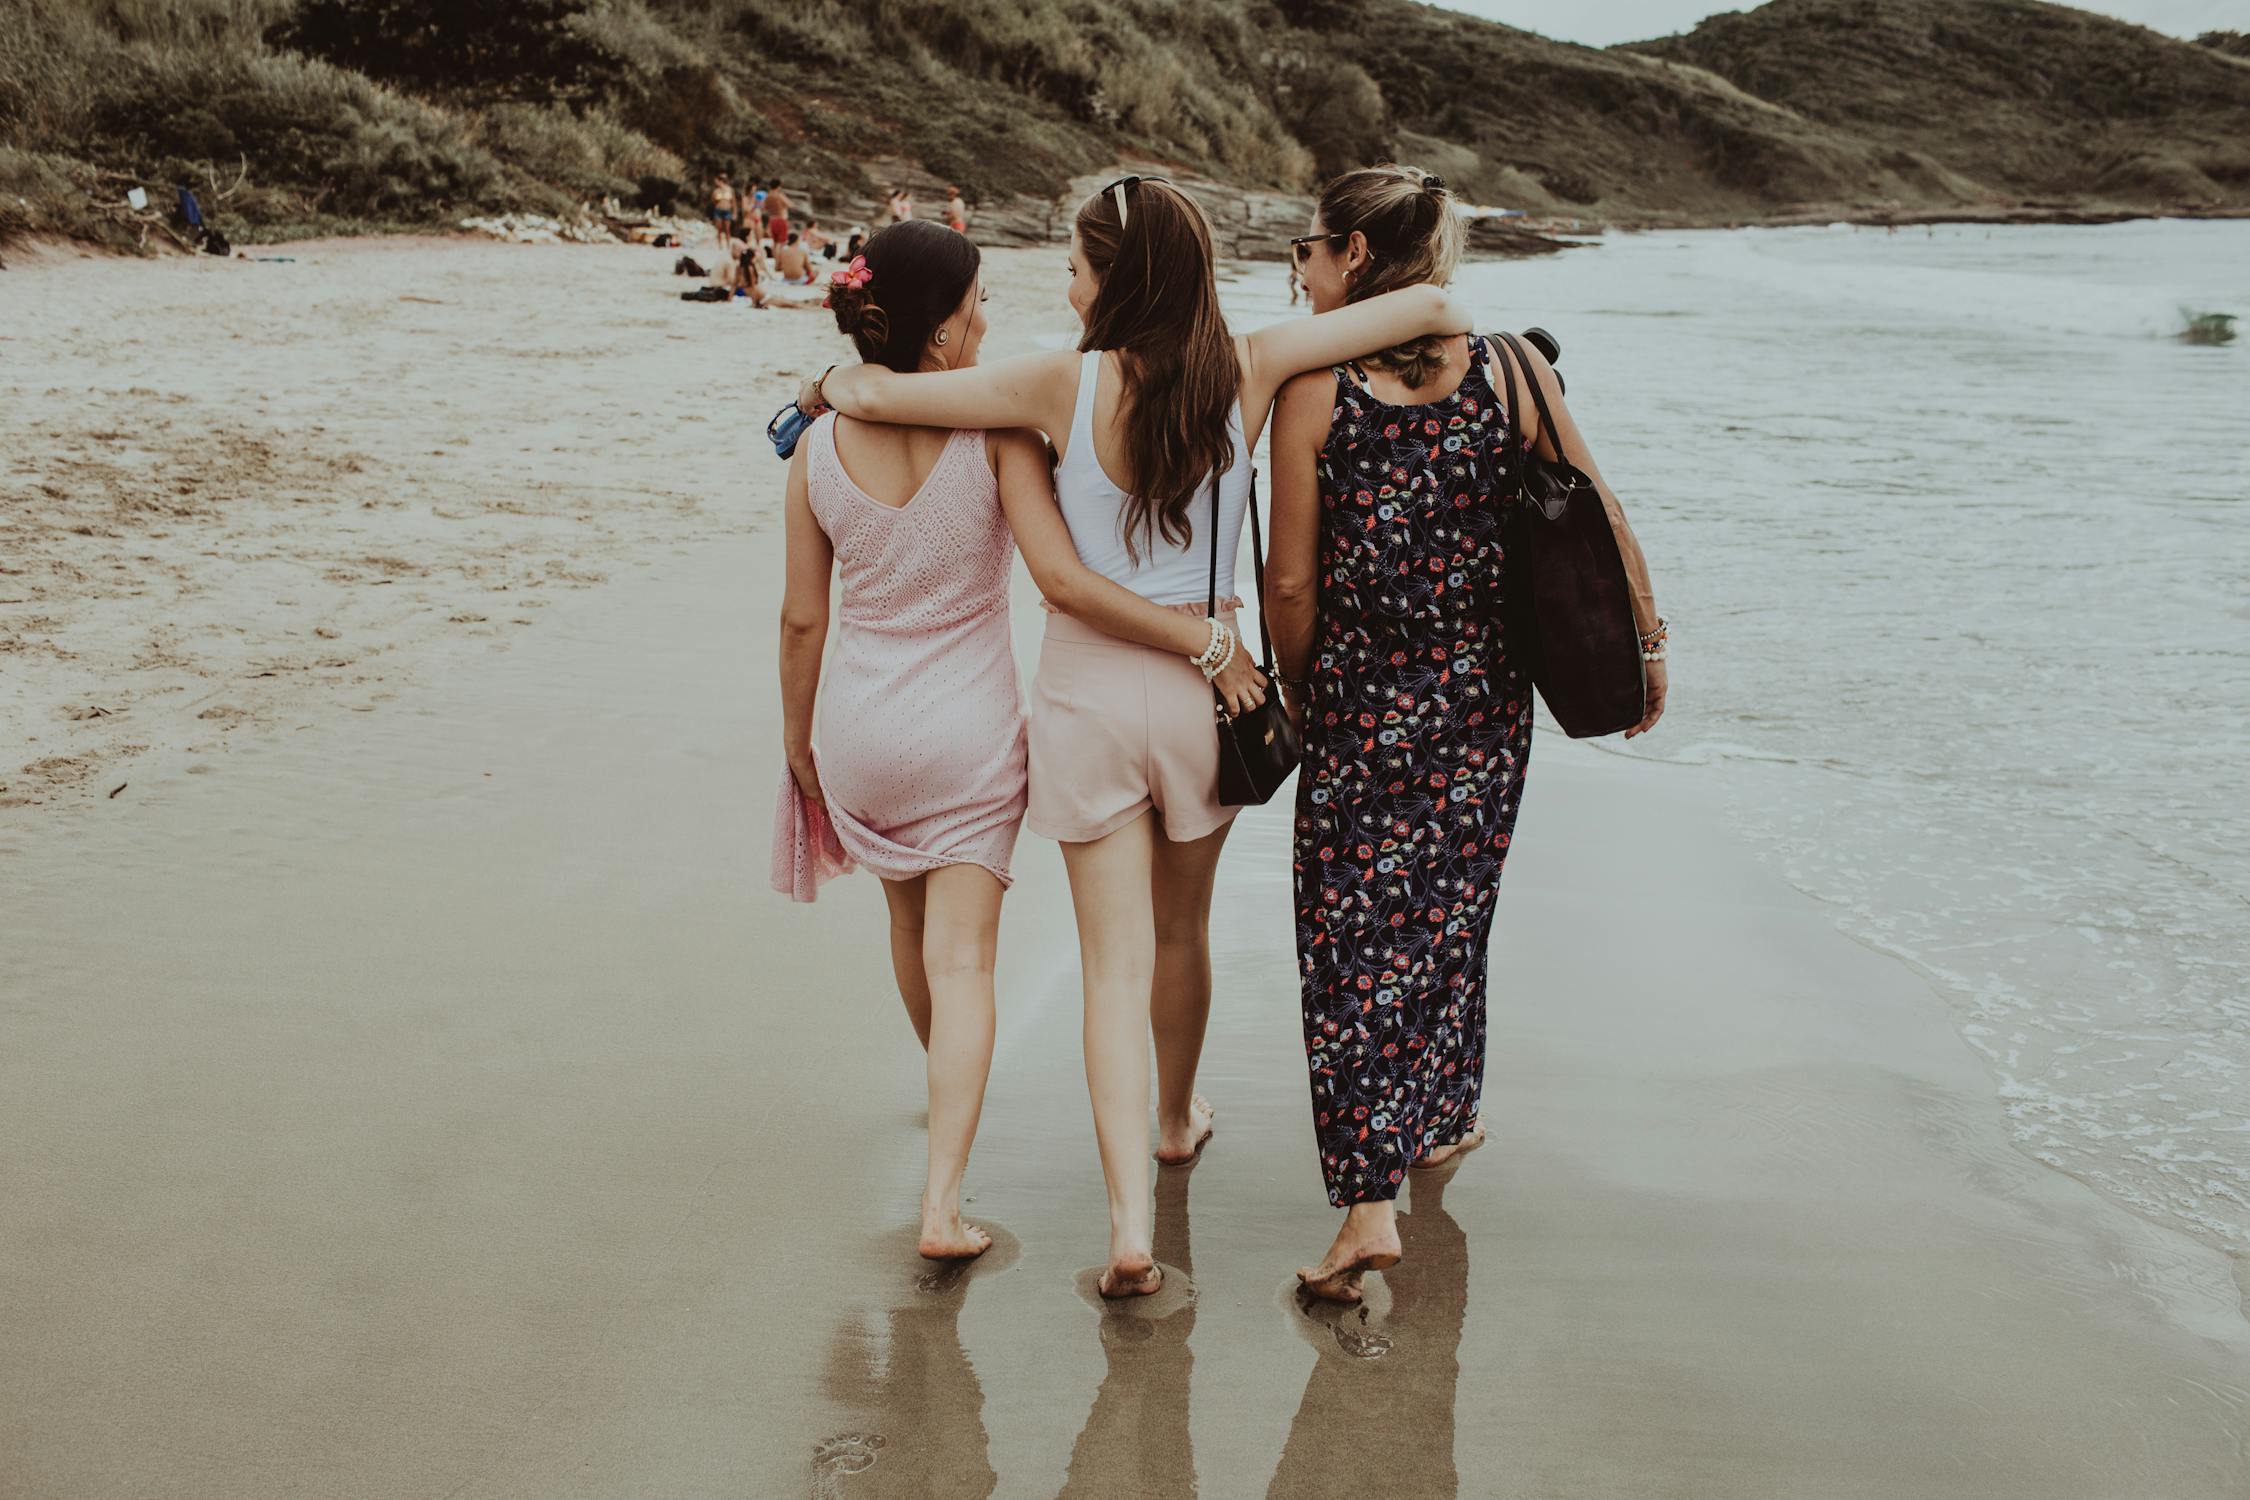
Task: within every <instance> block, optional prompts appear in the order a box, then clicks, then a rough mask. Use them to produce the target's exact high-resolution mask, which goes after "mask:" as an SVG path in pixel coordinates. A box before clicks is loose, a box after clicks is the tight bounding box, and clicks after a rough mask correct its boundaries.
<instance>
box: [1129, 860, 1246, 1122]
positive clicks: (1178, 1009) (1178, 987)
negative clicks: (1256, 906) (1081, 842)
mask: <svg viewBox="0 0 2250 1500" xmlns="http://www.w3.org/2000/svg"><path fill="white" fill-rule="evenodd" d="M1233 826H1234V825H1233V824H1232V823H1229V824H1228V825H1227V827H1226V828H1221V829H1220V830H1219V831H1218V832H1216V833H1213V834H1208V835H1206V836H1205V837H1203V838H1199V839H1197V840H1195V841H1194V842H1193V843H1186V844H1175V843H1172V842H1171V841H1170V840H1168V839H1158V840H1157V842H1156V859H1155V870H1154V878H1153V882H1152V885H1153V889H1152V892H1151V896H1152V900H1153V902H1154V905H1155V912H1156V982H1155V988H1154V990H1153V991H1152V993H1151V994H1150V996H1149V1019H1150V1022H1151V1025H1152V1028H1153V1029H1154V1031H1155V1032H1156V1132H1157V1137H1156V1159H1157V1160H1158V1161H1160V1162H1164V1163H1165V1164H1167V1165H1177V1164H1179V1163H1181V1162H1188V1161H1193V1160H1194V1159H1195V1154H1196V1152H1197V1151H1198V1150H1200V1149H1202V1145H1203V1142H1204V1139H1205V1138H1206V1137H1208V1136H1209V1135H1210V1134H1211V1105H1210V1101H1208V1100H1206V1099H1205V1098H1203V1096H1202V1095H1200V1094H1198V1093H1196V1091H1195V1070H1196V1067H1197V1066H1198V1065H1199V1064H1200V1063H1201V1062H1202V1061H1203V1033H1204V1029H1205V1028H1206V1027H1207V1026H1208V1025H1209V1023H1210V1020H1211V890H1212V886H1213V885H1214V884H1215V883H1216V881H1217V878H1218V873H1219V851H1220V850H1221V849H1222V848H1224V847H1225V845H1226V841H1227V830H1228V829H1230V828H1232V827H1233Z"/></svg>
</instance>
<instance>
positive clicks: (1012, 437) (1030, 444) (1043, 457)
mask: <svg viewBox="0 0 2250 1500" xmlns="http://www.w3.org/2000/svg"><path fill="white" fill-rule="evenodd" d="M984 451H985V453H986V454H987V455H988V456H989V457H990V458H991V459H992V466H993V467H994V468H995V469H997V468H999V467H1000V465H1001V464H1003V463H1037V464H1041V465H1044V464H1045V463H1046V462H1047V439H1046V437H1045V435H1043V434H1042V433H1039V432H1037V431H1035V430H1033V429H1032V428H1029V427H995V428H993V429H992V430H991V431H989V432H987V433H986V434H985V435H984Z"/></svg>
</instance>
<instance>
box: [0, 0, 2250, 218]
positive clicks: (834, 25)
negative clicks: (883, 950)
mask: <svg viewBox="0 0 2250 1500" xmlns="http://www.w3.org/2000/svg"><path fill="white" fill-rule="evenodd" d="M1385 156H1398V157H1402V158H1406V159H1411V160H1415V161H1420V162H1423V163H1425V164H1427V165H1430V166H1432V167H1435V168H1436V169H1438V170H1440V171H1443V172H1445V173H1446V175H1447V176H1448V177H1449V178H1450V179H1452V180H1453V181H1454V182H1455V183H1456V185H1457V186H1458V187H1460V188H1461V189H1462V190H1463V191H1464V192H1466V193H1468V194H1470V195H1472V196H1474V197H1477V198H1481V199H1483V200H1485V201H1490V202H1502V203H1513V204H1520V205H1524V206H1528V207H1533V208H1538V209H1544V210H1549V211H1553V212H1557V213H1566V214H1570V215H1574V216H1580V217H1584V218H1589V219H1603V220H1617V221H1626V222H1651V221H1672V222H1691V223H1692V222H1722V221H1731V220H1740V219H1755V218H1761V217H1770V216H1774V215H1778V214H1784V213H1789V212H1793V211H1835V212H1852V211H1860V210H1870V209H1875V208H1878V207H1884V206H1887V207H1890V208H1896V209H1902V210H1908V211H1924V212H1949V211H1956V210H1964V209H1977V210H1994V209H2001V210H2004V209H2006V208H2008V207H2009V206H2011V205H2017V204H2020V203H2022V202H2024V201H2025V200H2037V201H2039V202H2043V203H2065V204H2079V205H2087V206H2092V207H2096V208H2123V209H2139V210H2180V209H2197V210H2209V209H2226V208H2234V209H2245V208H2250V64H2245V63H2243V62H2240V61H2237V60H2235V59H2233V58H2231V57H2228V56H2226V55H2225V54H2224V53H2223V52H2221V51H2219V50H2216V49H2215V48H2214V47H2212V46H2197V45H2194V44H2190V43H2185V42H2176V41H2172V40H2169V39H2166V38H2163V37H2160V36H2158V35H2157V34H2155V33H2153V32H2149V31H2145V30H2143V29H2140V28H2137V27H2131V26H2126V25H2123V24H2121V23H2118V22H2114V21H2108V20H2104V19H2102V18H2099V17H2095V16H2091V15H2087V14H2084V13H2082V12H2076V11H2070V10H2066V9H2063V8H2060V7H2057V6H2050V5H2040V4H2035V3H2031V0H1777V3H1775V4H1772V5H1768V6H1765V7H1763V8H1761V9H1758V10H1756V11H1753V12H1751V13H1749V14H1741V15H1729V16H1722V17H1716V18H1714V19H1712V20H1710V21H1708V22H1706V23H1705V24H1704V25H1702V26H1701V27H1699V28H1697V29H1696V30H1695V31H1694V32H1692V33H1690V34H1688V35H1686V36H1682V37H1674V38H1669V39H1666V40H1663V41H1655V42H1647V43H1640V44H1636V45H1634V46H1631V47H1627V48H1613V49H1609V50H1606V51H1603V50H1594V49H1589V48H1584V47H1576V46H1571V45H1567V44H1563V43H1558V42H1552V41H1548V40H1546V39H1544V38H1541V37H1538V36H1534V35H1531V34H1529V33H1526V32H1522V31H1517V30H1512V29H1510V28H1507V27H1503V26H1498V25H1494V24H1491V23H1489V22H1484V21H1479V20H1475V19H1473V18H1470V17H1467V16H1463V15H1458V14H1454V13H1451V12H1447V11H1442V10H1438V9H1435V8H1432V7H1428V6H1423V5H1419V4H1415V3H1412V0H787V3H785V0H0V238H5V237H7V236H8V235H11V234H21V233H26V232H36V233H54V234H66V235H76V236H81V237H85V238H90V239H96V240H102V241H106V242H109V243H113V244H132V243H138V242H140V241H141V240H142V239H144V238H147V237H149V236H150V235H151V234H155V235H156V237H157V238H159V239H161V231H160V230H157V229H155V228H154V227H153V226H151V225H150V224H149V223H148V222H146V221H145V220H143V219H136V218H135V217H134V216H133V215H132V214H130V213H129V212H128V211H126V210H125V209H124V208H123V206H122V203H121V200H122V197H123V194H124V191H125V189H126V188H127V187H128V186H131V185H134V184H139V185H143V186H146V187H148V188H150V189H151V190H152V192H154V193H155V194H156V196H157V197H158V198H159V199H160V200H162V199H165V198H168V196H169V195H168V192H167V189H168V187H169V185H170V184H172V183H175V182H187V183H189V184H191V185H193V186H195V187H196V188H197V189H198V191H199V192H200V193H201V194H202V195H203V197H204V198H205V201H206V205H207V207H208V208H209V209H210V210H211V211H212V213H213V215H214V217H215V218H216V219H217V220H218V222H219V223H220V224H221V225H222V226H223V227H224V228H225V229H226V230H227V232H228V233H230V234H232V235H234V236H235V237H236V238H274V237H279V236H283V235H288V234H299V233H305V232H316V231H336V230H354V229H362V228H413V227H435V226H442V225H448V224H452V223H454V222H456V221H458V220H459V219H460V218H461V217H462V216H463V215H465V214H470V213H480V212H483V213H489V212H499V211H510V210H517V211H529V212H540V213H548V214H555V215H558V216H568V215H571V214H573V213H576V212H578V211H579V209H580V208H581V207H582V205H584V204H585V203H587V202H589V201H591V200H596V199H599V198H602V197H604V196H614V197H617V198H619V199H621V200H624V201H626V202H633V201H636V200H646V201H651V202H661V201H667V200H686V201H690V202H692V199H693V198H694V197H695V196H696V194H695V189H694V188H693V186H692V185H693V184H696V183H699V182H700V181H701V180H702V179H703V178H704V177H705V176H706V175H707V174H708V173H709V172H710V171H711V170H713V169H715V168H720V167H725V168H729V169H732V170H733V171H735V172H736V173H738V174H755V175H757V176H759V177H772V176H783V177H786V178H788V179H789V180H790V181H791V182H792V183H796V184H802V185H804V186H806V187H808V188H810V189H811V190H812V191H813V193H814V194H815V195H816V196H817V197H818V198H819V199H820V200H821V201H823V202H824V203H826V204H829V205H833V206H837V207H856V206H859V205H863V204H865V203H867V202H869V201H871V200H873V199H876V198H878V197H879V196H880V195H881V193H882V191H883V190H884V189H885V188H887V187H888V186H889V185H890V184H891V183H892V182H894V181H910V182H914V183H917V184H921V185H923V186H924V188H925V190H926V189H927V187H928V186H929V185H931V184H934V183H936V182H941V181H944V180H947V179H952V180H956V181H959V182H961V183H962V184H963V185H964V186H965V187H967V188H968V189H970V191H971V192H972V194H973V195H975V196H977V197H978V198H980V199H981V200H982V201H983V202H984V203H985V204H986V205H988V206H998V205H1003V204H1005V203H1007V202H1009V201H1011V200H1013V201H1015V202H1018V203H1023V202H1029V201H1033V200H1045V199H1048V198H1051V197H1052V196H1053V195H1054V194H1055V193H1056V192H1057V191H1058V190H1059V189H1060V187H1061V186H1062V185H1063V184H1065V183H1066V182H1068V181H1069V180H1070V179H1071V178H1072V177H1074V176H1079V175H1082V174H1085V173H1089V172H1096V171H1100V170H1103V169H1104V168H1106V167H1107V166H1108V165H1109V164H1110V163H1113V162H1115V161H1118V160H1119V159H1121V158H1129V159H1133V160H1154V161H1159V162H1164V163H1169V164H1171V165H1172V166H1173V167H1175V168H1176V169H1178V170H1182V171H1193V172H1198V173H1201V174H1204V175H1206V176H1209V177H1211V178H1214V179H1217V180H1219V181H1222V182H1228V183H1234V184H1238V185H1242V186H1248V187H1264V188H1276V189H1283V190H1291V191H1301V190H1303V189H1304V188H1306V187H1308V186H1309V185H1311V184H1312V183H1314V182H1316V181H1317V180H1318V179H1319V177H1320V176H1321V175H1323V174H1324V173H1327V172H1330V171H1333V170H1336V169H1338V168H1341V167H1343V166H1347V165H1351V164H1355V163H1358V162H1362V161H1367V160H1372V159H1377V158H1381V157H1385ZM987 222H988V223H992V222H996V221H995V220H993V219H991V218H988V221H987Z"/></svg>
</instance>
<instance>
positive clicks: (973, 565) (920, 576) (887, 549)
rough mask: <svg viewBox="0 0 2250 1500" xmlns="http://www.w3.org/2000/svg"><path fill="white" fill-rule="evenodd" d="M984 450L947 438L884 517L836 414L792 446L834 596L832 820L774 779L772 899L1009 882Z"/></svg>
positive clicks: (1001, 658) (1001, 640)
mask: <svg viewBox="0 0 2250 1500" xmlns="http://www.w3.org/2000/svg"><path fill="white" fill-rule="evenodd" d="M984 437H985V435H984V434H983V433H981V432H972V431H967V430H963V431H959V432H955V433H954V434H953V435H952V436H951V437H949V438H948V439H947V440H946V444H945V448H944V450H943V452H941V453H940V454H939V456H938V461H937V463H936V464H935V465H934V466H933V467H932V468H931V469H930V472H929V475H928V477H927V478H925V479H924V480H923V481H922V487H921V488H920V489H918V490H916V491H915V492H914V496H913V498H912V499H910V500H908V501H907V502H906V503H905V504H904V505H885V504H884V503H883V502H882V501H880V500H877V499H875V498H874V497H873V496H871V495H869V494H868V493H867V492H866V491H865V490H863V489H861V488H860V487H859V486H858V485H857V484H855V483H853V482H852V478H851V476H850V475H849V474H847V473H845V472H844V465H843V463H842V461H841V460H840V459H839V458H838V457H837V455H836V418H835V416H834V414H833V413H831V414H829V415H827V416H823V417H822V418H821V419H820V420H819V421H817V422H815V423H814V424H813V425H812V427H811V428H810V429H808V430H807V432H806V434H805V438H804V441H806V442H807V443H809V444H811V448H810V450H809V452H808V455H807V465H808V468H807V476H806V477H807V481H808V486H809V492H810V499H811V502H812V513H813V519H814V520H815V521H817V522H819V524H820V529H821V530H822V531H824V532H826V533H827V534H828V540H829V542H830V543H831V544H832V545H833V547H834V549H835V554H836V572H837V576H838V579H839V580H840V582H841V584H842V601H841V603H840V605H839V606H838V609H837V630H836V634H835V636H834V652H833V654H832V655H831V657H830V658H829V662H828V670H827V674H826V677H825V679H824V680H823V682H822V684H821V694H820V719H819V725H818V732H817V743H816V746H815V752H814V759H815V762H816V764H817V767H818V772H819V776H820V790H821V795H822V796H823V797H824V798H825V799H826V800H827V803H828V809H827V814H826V815H825V816H824V815H823V814H822V812H821V810H820V809H819V808H817V807H815V806H813V805H812V804H811V803H809V802H807V801H806V800H805V797H804V795H803V793H802V792H801V791H799V789H798V787H797V782H796V778H795V777H793V776H791V775H790V774H789V771H788V768H787V767H784V768H783V769H782V773H781V787H780V791H779V794H778V796H777V797H776V799H775V805H774V838H773V883H774V889H776V890H778V891H780V892H782V893H783V894H785V895H788V896H791V897H793V898H795V899H796V900H799V901H810V900H812V899H813V898H814V897H815V896H816V895H817V894H818V893H819V890H820V886H821V884H822V883H823V882H824V881H826V880H828V879H830V878H832V877H834V876H836V875H840V874H843V873H844V872H845V871H847V870H850V869H851V868H852V867H853V866H854V865H865V866H866V867H867V868H868V869H870V870H872V871H874V872H875V873H876V874H877V875H879V876H881V877H882V878H884V879H886V880H905V879H910V878H912V877H913V876H916V875H921V874H925V873H927V872H928V871H930V870H934V869H938V868H940V867H941V866H944V865H956V864H975V865H982V866H983V867H984V868H986V869H988V870H990V871H991V872H992V873H993V874H994V875H996V876H998V877H999V878H1000V880H1001V882H1002V883H1003V884H1006V883H1007V882H1008V880H1009V878H1010V877H1009V873H1008V862H1009V860H1010V858H1011V857H1012V856H1013V855H1014V853H1015V847H1016V834H1017V832H1018V831H1019V830H1020V829H1021V828H1022V826H1023V814H1024V804H1025V771H1024V767H1025V739H1024V707H1023V687H1022V683H1021V681H1020V680H1019V679H1018V677H1017V675H1016V658H1015V652H1014V649H1013V647H1012V645H1011V638H1010V635H1009V629H1008V578H1009V571H1010V564H1011V563H1012V562H1013V560H1014V557H1015V538H1014V537H1013V536H1012V535H1011V534H1010V533H1009V531H1008V523H1007V520H1006V518H1005V517H1004V516H1003V515H1002V514H1001V511H1000V486H999V482H998V480H996V479H995V478H994V477H993V473H992V466H991V464H990V462H989V461H988V459H987V458H986V455H985V445H984Z"/></svg>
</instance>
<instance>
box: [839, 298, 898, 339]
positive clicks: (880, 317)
mask: <svg viewBox="0 0 2250 1500" xmlns="http://www.w3.org/2000/svg"><path fill="white" fill-rule="evenodd" d="M827 306H828V310H829V311H830V312H833V313H834V314H835V315H836V331H837V332H838V333H840V334H842V335H843V336H844V337H845V338H848V339H850V340H852V341H853V342H854V343H858V342H860V341H862V340H864V341H866V342H867V343H870V344H874V345H877V346H878V347H879V346H881V345H884V344H887V343H889V342H890V340H891V315H890V314H889V313H887V312H885V311H883V308H882V305H881V304H880V303H878V302H877V301H876V300H875V295H874V288H873V287H872V286H837V285H831V286H830V287H829V289H828V303H827Z"/></svg>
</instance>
